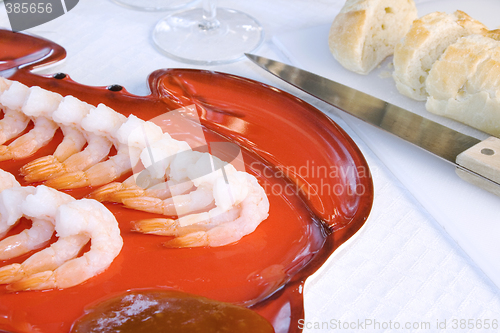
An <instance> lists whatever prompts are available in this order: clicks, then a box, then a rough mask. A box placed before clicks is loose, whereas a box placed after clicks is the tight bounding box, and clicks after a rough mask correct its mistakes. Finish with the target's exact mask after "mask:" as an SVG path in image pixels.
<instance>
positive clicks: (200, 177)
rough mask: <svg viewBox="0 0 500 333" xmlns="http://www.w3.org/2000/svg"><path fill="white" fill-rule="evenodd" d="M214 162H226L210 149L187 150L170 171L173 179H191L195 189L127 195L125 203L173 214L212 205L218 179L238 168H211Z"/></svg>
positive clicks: (220, 163) (133, 207)
mask: <svg viewBox="0 0 500 333" xmlns="http://www.w3.org/2000/svg"><path fill="white" fill-rule="evenodd" d="M212 164H217V165H223V163H222V161H220V160H219V159H217V158H215V157H213V156H211V155H210V154H208V153H200V152H196V151H186V152H184V153H180V154H177V155H176V156H175V158H174V159H173V161H172V163H171V165H170V166H169V175H170V177H171V179H172V180H174V181H182V180H188V181H190V184H191V183H192V184H193V186H194V190H193V191H191V192H189V193H186V194H181V195H173V196H171V197H169V198H166V199H163V200H162V199H160V198H151V197H137V198H127V199H124V200H122V203H123V204H124V205H125V206H126V207H129V208H132V209H137V210H143V211H146V212H151V213H157V214H162V215H170V216H172V215H185V214H190V213H193V212H195V211H197V210H202V209H206V208H209V207H210V206H211V205H212V203H213V202H214V195H213V191H214V184H215V182H216V180H217V179H222V180H224V178H225V177H227V173H234V172H236V170H235V169H234V167H233V166H232V165H231V164H226V166H225V167H224V168H220V169H217V170H215V171H212Z"/></svg>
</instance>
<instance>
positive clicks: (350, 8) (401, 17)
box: [328, 0, 417, 74]
mask: <svg viewBox="0 0 500 333" xmlns="http://www.w3.org/2000/svg"><path fill="white" fill-rule="evenodd" d="M416 18H417V9H416V7H415V3H414V2H413V0H347V1H346V3H345V4H344V7H343V8H342V9H341V11H340V13H339V14H338V15H337V16H336V17H335V19H334V21H333V23H332V26H331V28H330V33H329V37H328V44H329V47H330V51H331V53H332V54H333V56H334V57H335V59H337V61H338V62H339V63H340V64H341V65H342V66H344V67H345V68H347V69H349V70H351V71H353V72H356V73H359V74H368V73H369V72H370V71H371V70H373V69H374V68H375V67H376V66H377V65H378V64H379V63H380V62H381V61H382V60H384V59H385V58H386V57H387V56H389V55H391V54H393V52H394V46H395V45H396V43H397V42H398V41H399V40H400V39H401V38H402V37H403V36H404V35H405V33H406V32H407V31H408V29H409V28H410V26H411V23H412V22H413V20H414V19H416Z"/></svg>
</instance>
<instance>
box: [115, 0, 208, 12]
mask: <svg viewBox="0 0 500 333" xmlns="http://www.w3.org/2000/svg"><path fill="white" fill-rule="evenodd" d="M111 1H113V2H114V3H117V4H119V5H122V6H124V7H127V8H130V9H135V10H142V11H147V12H159V11H167V10H176V9H181V8H184V7H187V6H188V5H192V4H194V3H195V2H198V0H169V1H165V0H140V1H138V0H111Z"/></svg>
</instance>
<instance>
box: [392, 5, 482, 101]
mask: <svg viewBox="0 0 500 333" xmlns="http://www.w3.org/2000/svg"><path fill="white" fill-rule="evenodd" d="M486 32H487V28H486V26H484V25H483V24H482V23H481V22H479V21H476V20H474V19H472V18H471V17H470V16H469V15H467V14H466V13H464V12H462V11H460V10H457V11H456V12H454V13H453V14H446V13H442V12H433V13H430V14H427V15H425V16H423V17H421V18H420V19H418V20H415V21H414V22H413V25H412V27H411V28H410V30H409V31H408V33H407V34H406V35H405V37H404V38H403V39H402V40H401V41H400V42H399V43H397V44H396V46H395V50H394V59H393V61H394V72H393V78H394V81H395V82H396V87H397V89H398V91H399V92H400V93H402V94H403V95H406V96H408V97H410V98H413V99H415V100H421V101H425V100H426V99H427V96H428V94H427V91H426V90H425V80H426V78H427V73H428V71H429V70H430V69H431V67H432V65H433V63H434V62H435V61H436V60H437V59H438V58H439V56H440V55H441V54H442V53H443V52H444V51H445V50H446V48H447V47H448V46H449V45H451V44H453V43H454V42H456V41H457V40H458V39H459V38H461V37H464V36H468V35H471V34H482V33H486Z"/></svg>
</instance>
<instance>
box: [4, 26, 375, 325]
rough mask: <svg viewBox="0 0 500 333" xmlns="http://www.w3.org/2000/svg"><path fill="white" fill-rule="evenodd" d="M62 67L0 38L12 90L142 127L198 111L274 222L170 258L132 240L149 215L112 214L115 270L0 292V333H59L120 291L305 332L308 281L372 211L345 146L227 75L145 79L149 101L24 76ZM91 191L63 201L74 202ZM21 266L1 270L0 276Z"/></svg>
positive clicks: (358, 161)
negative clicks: (258, 191) (131, 117)
mask: <svg viewBox="0 0 500 333" xmlns="http://www.w3.org/2000/svg"><path fill="white" fill-rule="evenodd" d="M65 55H66V54H65V51H64V49H63V48H61V47H60V46H58V45H56V44H54V43H52V42H50V41H47V40H44V39H40V38H35V37H32V36H29V35H25V34H19V33H12V32H10V31H6V30H0V75H2V76H7V77H9V78H10V79H12V80H18V81H20V82H22V83H24V84H26V85H29V86H32V85H38V86H41V87H42V88H45V89H49V90H52V91H55V92H58V93H60V94H62V95H73V96H75V97H77V98H79V99H81V100H84V101H86V102H88V103H91V104H94V105H97V104H98V103H104V104H106V105H108V106H110V107H111V108H113V109H115V110H116V111H118V112H121V113H123V114H125V115H128V114H131V113H133V114H135V115H137V116H138V117H140V118H143V119H145V120H149V119H152V118H154V117H157V116H160V115H162V114H165V113H166V112H169V111H171V110H174V109H177V108H179V107H181V106H187V105H192V104H194V105H196V108H197V111H198V113H199V116H200V119H201V124H202V126H203V131H204V135H205V139H206V140H207V142H217V141H230V142H234V143H237V144H238V145H239V146H240V148H241V150H242V152H243V158H244V161H245V164H246V169H247V170H248V171H249V172H250V173H253V174H254V175H255V176H256V177H257V178H258V180H259V182H260V183H261V184H262V186H263V187H264V188H265V189H266V193H267V194H268V197H269V200H270V207H271V208H270V212H269V213H270V215H269V218H268V219H267V220H265V221H264V222H262V223H261V225H260V226H259V227H258V228H257V230H256V231H255V232H254V233H252V234H250V235H248V236H246V237H244V238H243V239H241V240H240V241H239V242H237V243H235V244H232V245H228V246H224V247H220V248H189V249H166V248H164V247H162V245H161V244H162V242H164V241H165V240H166V238H165V237H160V236H151V235H142V234H137V233H133V232H131V231H130V229H131V226H130V222H131V221H133V220H137V219H139V218H146V217H153V215H152V214H147V213H143V212H136V211H132V210H128V209H125V208H123V207H122V206H121V205H118V204H107V207H108V208H109V209H110V210H111V211H112V212H113V213H114V214H115V216H116V217H117V219H118V221H119V224H120V228H121V230H122V236H123V239H124V247H123V250H122V252H121V253H120V255H119V256H118V257H117V258H116V259H115V261H114V262H113V264H112V265H111V266H110V267H109V268H108V269H107V270H106V271H105V272H104V273H102V274H100V275H98V276H96V277H94V278H92V279H90V280H89V281H87V282H85V283H83V284H81V285H79V286H76V287H73V288H68V289H65V290H49V291H28V292H16V293H10V292H8V291H7V290H6V289H5V287H2V286H0V330H2V329H3V330H7V331H12V332H46V333H58V332H61V333H66V332H68V331H69V329H70V327H71V324H72V322H73V321H74V320H76V319H77V318H78V317H79V316H81V315H82V314H83V312H84V309H85V308H86V307H87V306H89V305H91V304H95V303H96V302H99V301H102V300H105V299H107V298H110V297H112V296H115V295H119V294H122V293H123V292H125V291H127V290H136V289H150V288H152V289H175V290H180V291H185V292H189V293H193V294H198V295H201V296H205V297H209V298H213V299H216V300H220V301H227V302H232V303H236V304H241V305H245V306H249V307H251V308H252V309H254V310H255V311H257V312H259V313H260V314H261V315H263V316H264V317H265V318H267V319H268V320H269V321H270V322H271V323H272V324H273V325H274V327H275V329H276V331H277V332H300V331H301V330H300V329H299V325H298V321H299V320H300V319H302V318H303V316H304V309H303V295H302V290H303V288H302V287H303V284H304V282H305V280H306V278H307V277H308V276H310V275H311V274H312V273H314V272H315V271H316V270H317V269H318V268H319V267H320V266H321V265H322V264H323V263H324V262H325V260H326V259H327V258H328V257H329V256H330V255H331V254H332V253H333V252H334V250H335V249H336V248H338V247H339V246H340V245H341V244H343V243H344V242H345V241H346V240H348V239H349V238H350V237H352V236H353V235H354V234H355V233H356V232H357V231H358V230H359V229H360V228H361V227H362V225H363V224H364V223H365V221H366V219H367V217H368V214H369V212H370V209H371V206H372V201H373V184H372V180H371V177H370V172H369V169H368V165H367V164H366V161H365V159H364V158H363V156H362V154H361V153H360V151H359V150H358V148H357V147H356V145H355V144H354V142H353V141H352V140H351V138H350V137H349V136H348V135H347V134H346V133H345V132H344V131H343V130H342V129H341V128H340V127H339V126H337V125H336V124H335V123H334V122H332V121H331V120H330V119H329V118H328V117H326V116H325V115H324V114H322V113H321V112H319V111H318V110H317V109H315V108H314V107H312V106H310V105H309V104H307V103H305V102H303V101H302V100H300V99H298V98H296V97H294V96H292V95H290V94H288V93H286V92H283V91H280V90H278V89H276V88H273V87H270V86H268V85H265V84H262V83H260V82H256V81H252V80H249V79H246V78H242V77H238V76H234V75H228V74H224V73H217V72H212V71H201V70H189V69H165V70H158V71H155V72H153V73H152V74H151V75H150V76H149V79H148V80H149V85H150V88H151V91H152V93H151V95H149V96H145V97H141V96H134V95H132V94H130V93H128V92H127V91H126V90H125V89H123V88H121V87H117V86H113V87H89V86H83V85H81V84H78V83H76V82H74V81H72V80H71V79H70V77H69V76H68V75H62V74H60V73H59V74H58V75H53V76H42V75H35V74H33V73H31V70H32V69H33V68H36V67H39V66H46V65H48V64H51V63H53V62H56V61H59V60H61V59H63V58H64V57H65ZM172 131H173V135H178V134H179V135H180V134H182V133H175V127H172ZM60 140H61V135H60V134H58V135H57V136H56V137H55V138H54V140H53V141H52V142H51V144H50V145H49V146H47V147H45V148H44V149H42V150H41V151H39V152H38V153H37V154H36V156H34V157H38V156H42V155H46V154H50V153H51V152H52V151H53V150H54V149H55V147H56V145H57V143H58V142H59V141H60ZM34 157H32V158H34ZM32 158H31V159H32ZM28 160H29V159H28ZM28 160H24V161H15V162H14V161H9V162H3V163H0V168H3V169H5V170H8V171H10V172H12V173H14V174H15V175H16V176H18V175H19V172H18V170H19V167H20V166H22V165H23V164H25V163H26V162H27V161H28ZM18 178H19V177H18ZM19 180H21V179H20V178H19ZM90 190H91V189H89V188H85V189H81V190H74V191H68V193H70V194H72V195H74V196H75V197H76V198H81V197H83V196H84V195H86V194H87V193H89V191H90ZM26 227H29V223H28V222H27V221H22V223H20V225H19V226H18V227H16V229H15V230H13V231H12V233H16V232H19V231H20V230H22V229H23V228H26ZM27 256H28V255H26V256H23V257H21V258H16V260H11V261H4V262H2V261H0V266H3V265H6V264H10V263H12V262H21V261H23V260H24V259H25V258H26V257H27Z"/></svg>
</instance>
